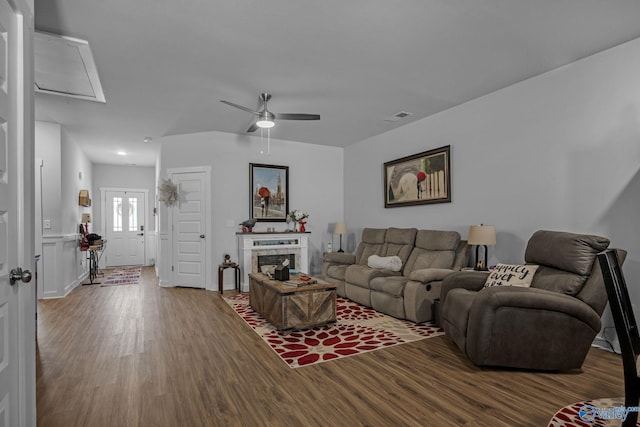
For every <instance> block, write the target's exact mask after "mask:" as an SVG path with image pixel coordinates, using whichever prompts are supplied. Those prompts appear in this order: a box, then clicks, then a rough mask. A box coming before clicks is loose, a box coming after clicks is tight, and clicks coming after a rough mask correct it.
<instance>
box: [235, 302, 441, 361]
mask: <svg viewBox="0 0 640 427" xmlns="http://www.w3.org/2000/svg"><path fill="white" fill-rule="evenodd" d="M224 300H225V301H226V302H227V304H229V305H230V306H231V307H232V308H233V310H234V311H235V312H236V313H237V314H238V315H239V316H240V317H241V318H242V319H243V320H244V321H245V322H246V323H247V324H248V325H249V326H250V327H251V328H252V329H253V330H254V331H255V332H256V333H257V334H258V335H259V336H260V337H261V338H262V339H263V340H264V341H265V342H266V343H267V344H268V345H269V346H270V347H271V348H272V349H273V351H275V352H276V354H277V355H278V356H280V358H281V359H282V360H283V361H284V362H285V363H286V364H287V365H289V366H290V367H291V368H299V367H302V366H308V365H312V364H315V363H320V362H326V361H329V360H335V359H339V358H342V357H348V356H354V355H357V354H362V353H366V352H369V351H373V350H378V349H381V348H385V347H391V346H394V345H398V344H404V343H408V342H412V341H418V340H423V339H425V338H432V337H436V336H438V335H443V334H444V331H443V330H442V329H440V328H438V327H436V326H435V325H433V323H432V322H427V323H424V324H415V323H413V322H409V321H405V320H399V319H396V318H394V317H391V316H387V315H386V314H382V313H379V312H377V311H375V310H373V309H371V308H368V307H364V306H362V305H360V304H358V303H355V302H353V301H351V300H348V299H344V298H338V299H337V302H336V320H337V321H336V322H335V323H330V324H328V325H324V326H318V327H315V328H312V329H306V330H300V331H298V330H294V331H284V332H279V331H278V330H276V329H275V328H274V327H273V326H272V325H271V324H270V323H269V322H268V321H267V320H266V319H265V318H264V317H262V316H261V315H260V314H258V313H256V312H255V311H253V309H252V308H251V306H250V305H249V294H238V295H233V296H229V297H224Z"/></svg>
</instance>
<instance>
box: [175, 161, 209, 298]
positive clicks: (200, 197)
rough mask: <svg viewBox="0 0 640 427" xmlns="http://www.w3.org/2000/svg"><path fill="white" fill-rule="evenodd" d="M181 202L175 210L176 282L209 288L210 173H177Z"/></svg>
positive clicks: (179, 284) (193, 286)
mask: <svg viewBox="0 0 640 427" xmlns="http://www.w3.org/2000/svg"><path fill="white" fill-rule="evenodd" d="M171 179H172V181H173V182H174V183H175V184H176V185H177V186H178V204H177V206H176V207H175V210H174V211H173V221H172V226H173V236H174V237H173V239H174V244H173V248H174V249H173V250H174V253H173V283H174V284H175V285H176V286H186V287H191V288H205V285H206V268H205V260H206V250H205V248H206V245H205V238H206V209H205V206H206V203H205V198H206V194H205V188H206V181H205V179H206V173H205V172H183V173H173V174H172V175H171Z"/></svg>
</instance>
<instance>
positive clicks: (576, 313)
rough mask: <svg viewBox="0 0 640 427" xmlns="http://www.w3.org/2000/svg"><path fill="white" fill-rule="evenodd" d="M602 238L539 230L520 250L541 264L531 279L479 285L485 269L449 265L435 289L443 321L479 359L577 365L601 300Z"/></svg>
mask: <svg viewBox="0 0 640 427" xmlns="http://www.w3.org/2000/svg"><path fill="white" fill-rule="evenodd" d="M608 246H609V240H608V239H606V238H604V237H599V236H592V235H580V234H573V233H566V232H558V231H544V230H540V231H537V232H535V233H534V234H533V235H532V236H531V238H530V239H529V242H528V244H527V249H526V252H525V262H526V263H527V264H537V265H539V268H538V270H537V271H536V273H535V275H534V277H533V281H532V282H531V287H516V286H495V287H488V288H484V283H485V280H486V278H487V274H483V273H479V272H456V273H452V274H450V275H448V276H447V277H446V278H445V279H444V281H443V285H442V292H441V295H440V307H441V311H440V316H441V323H442V327H443V328H444V330H445V332H446V334H447V335H448V336H449V338H451V339H452V340H453V342H454V343H455V344H456V345H457V346H458V348H459V349H460V350H461V351H462V352H463V353H465V354H466V355H467V357H469V359H470V360H471V361H472V362H473V363H474V364H476V365H478V366H503V367H512V368H523V369H535V370H567V369H577V368H580V367H581V366H582V364H583V362H584V359H585V357H586V355H587V353H588V351H589V348H590V346H591V343H592V342H593V339H594V338H595V336H596V334H597V333H598V332H599V331H600V328H601V321H600V316H601V315H602V312H603V310H604V308H605V306H606V304H607V294H606V290H605V287H604V282H603V278H602V272H601V270H600V266H599V264H598V261H597V259H596V255H597V254H598V253H599V252H601V251H603V250H605V249H606V248H607V247H608ZM618 253H619V256H620V258H621V260H622V259H624V257H625V255H626V252H625V251H622V250H619V251H618Z"/></svg>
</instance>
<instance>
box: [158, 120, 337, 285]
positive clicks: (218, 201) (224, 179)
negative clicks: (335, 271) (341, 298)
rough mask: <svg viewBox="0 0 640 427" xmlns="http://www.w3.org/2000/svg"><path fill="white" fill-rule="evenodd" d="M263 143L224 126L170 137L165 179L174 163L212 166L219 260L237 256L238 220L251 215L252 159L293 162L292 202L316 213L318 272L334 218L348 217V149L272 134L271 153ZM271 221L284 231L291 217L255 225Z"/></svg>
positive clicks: (311, 224)
mask: <svg viewBox="0 0 640 427" xmlns="http://www.w3.org/2000/svg"><path fill="white" fill-rule="evenodd" d="M283 126H284V125H283ZM273 133H274V134H275V131H274V132H273ZM260 149H261V143H260V138H259V137H250V136H238V135H233V134H228V133H223V132H204V133H195V134H189V135H177V136H171V137H166V138H163V139H162V149H161V158H162V166H161V171H160V179H165V178H166V177H167V169H170V168H180V167H193V166H211V189H212V190H211V193H212V212H211V224H210V230H211V231H208V232H207V233H208V235H210V236H211V237H212V239H214V240H213V242H214V243H213V254H212V255H211V258H210V259H212V260H213V263H214V265H217V264H218V263H219V262H220V261H221V260H222V257H223V255H224V254H225V253H230V254H232V257H233V259H234V260H237V238H236V234H235V233H236V232H237V231H240V228H241V227H240V226H239V225H238V224H239V223H240V222H242V221H244V220H246V219H248V218H249V163H263V164H271V165H281V166H289V199H290V200H289V208H290V210H293V209H300V210H303V211H305V212H308V213H309V215H310V217H309V220H308V223H307V231H310V232H311V236H310V239H309V240H310V243H309V245H310V247H309V257H310V264H311V265H310V270H311V271H314V272H316V273H318V272H320V268H321V263H322V252H323V250H324V249H323V248H325V247H326V244H327V242H330V241H331V239H332V238H333V236H332V235H331V233H330V232H329V227H330V224H333V223H335V222H336V221H341V220H342V218H343V205H342V203H343V198H344V195H343V190H342V188H343V181H344V179H343V149H342V148H336V147H325V146H319V145H312V144H303V143H299V142H291V141H281V140H277V139H272V140H271V155H261V154H260ZM160 207H161V209H160V231H161V232H166V231H167V230H168V224H167V216H168V215H167V210H166V207H165V206H164V204H160ZM267 227H275V228H276V230H278V231H282V230H284V228H285V223H284V222H279V223H263V222H261V223H258V224H257V225H256V228H255V231H266V229H267ZM334 246H335V244H334ZM167 261H168V260H167Z"/></svg>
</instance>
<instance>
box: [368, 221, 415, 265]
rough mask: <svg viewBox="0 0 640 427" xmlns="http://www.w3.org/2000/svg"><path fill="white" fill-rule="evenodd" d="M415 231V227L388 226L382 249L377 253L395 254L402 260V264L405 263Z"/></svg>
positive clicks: (381, 254)
mask: <svg viewBox="0 0 640 427" xmlns="http://www.w3.org/2000/svg"><path fill="white" fill-rule="evenodd" d="M417 232H418V230H417V229H415V228H393V227H391V228H389V229H388V230H387V234H386V236H385V243H384V245H383V247H382V250H381V251H380V253H378V254H377V255H380V256H397V257H399V258H400V259H401V260H402V264H404V263H406V262H407V259H409V255H410V254H411V250H412V249H413V245H414V243H415V241H416V233H417Z"/></svg>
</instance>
